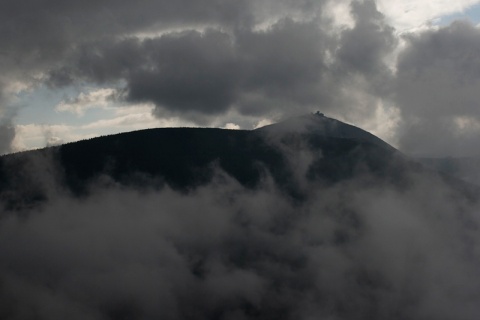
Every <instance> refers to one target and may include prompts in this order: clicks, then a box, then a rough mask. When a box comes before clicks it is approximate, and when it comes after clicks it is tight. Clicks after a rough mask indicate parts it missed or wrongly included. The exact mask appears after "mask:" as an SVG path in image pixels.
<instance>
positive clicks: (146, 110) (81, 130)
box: [0, 0, 480, 157]
mask: <svg viewBox="0 0 480 320" xmlns="http://www.w3.org/2000/svg"><path fill="white" fill-rule="evenodd" d="M0 12H1V14H0V16H1V17H0V18H1V19H0V20H1V21H2V22H1V24H0V25H1V27H0V30H1V31H0V38H1V41H2V44H3V45H2V49H1V50H0V139H1V140H0V153H8V152H15V151H21V150H28V149H33V148H41V147H44V146H48V145H54V144H59V143H64V142H69V141H75V140H80V139H86V138H91V137H95V136H99V135H106V134H112V133H117V132H123V131H131V130H138V129H143V128H154V127H168V126H201V127H221V128H231V129H253V128H256V127H259V126H261V125H265V124H269V123H272V122H275V121H278V120H281V119H283V118H286V117H289V116H292V115H297V114H303V113H307V112H312V111H316V110H321V111H322V112H324V113H325V114H326V115H327V116H330V117H333V118H337V119H339V120H343V121H346V122H348V123H351V124H355V125H357V126H359V127H361V128H364V129H366V130H368V131H370V132H372V133H374V134H376V135H378V136H379V137H381V138H382V139H384V140H386V141H387V142H389V143H391V144H392V145H394V146H395V147H397V148H399V149H400V150H402V151H403V152H405V153H407V154H411V155H416V156H438V157H440V156H479V152H478V151H477V150H480V148H478V143H479V142H478V141H480V108H479V106H478V101H480V90H478V86H479V85H480V80H479V79H480V78H479V76H480V60H479V57H480V45H479V43H480V41H479V40H480V29H479V28H478V27H477V24H478V23H479V22H480V1H475V0H462V1H456V2H452V1H446V0H436V1H401V2H400V1H393V0H382V1H380V0H379V1H377V2H374V1H373V0H365V1H348V0H342V1H329V0H302V1H293V0H281V1H273V0H261V1H251V0H244V1H233V0H232V1H230V0H226V1H217V0H202V1H190V0H182V1H175V2H173V1H168V0H158V1H154V0H142V1H137V2H135V3H130V2H127V1H120V2H118V1H111V0H102V1H83V2H79V1H63V2H58V1H52V0H42V1H34V0H29V1H27V3H25V2H23V3H22V5H19V4H18V3H17V2H16V1H13V0H6V1H2V3H1V4H0Z"/></svg>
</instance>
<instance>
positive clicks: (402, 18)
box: [377, 0, 479, 32]
mask: <svg viewBox="0 0 480 320" xmlns="http://www.w3.org/2000/svg"><path fill="white" fill-rule="evenodd" d="M478 3H479V1H478V0H461V1H455V2H451V1H448V0H434V1H431V0H428V1H422V0H421V1H418V0H417V1H415V0H405V1H392V0H378V1H377V5H378V8H379V10H380V11H381V12H383V13H384V14H385V15H386V16H387V19H388V21H389V23H390V24H393V25H395V27H396V28H397V30H399V31H400V32H412V31H415V30H418V29H420V30H421V29H428V26H429V24H431V23H433V22H435V20H436V19H439V18H440V17H442V16H446V15H449V14H453V13H458V12H462V11H465V10H468V8H469V7H471V6H473V5H475V4H478Z"/></svg>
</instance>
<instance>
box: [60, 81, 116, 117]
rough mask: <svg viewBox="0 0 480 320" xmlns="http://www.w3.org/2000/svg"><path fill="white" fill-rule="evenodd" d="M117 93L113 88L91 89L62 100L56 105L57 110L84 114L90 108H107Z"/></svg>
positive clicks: (79, 114) (78, 114)
mask: <svg viewBox="0 0 480 320" xmlns="http://www.w3.org/2000/svg"><path fill="white" fill-rule="evenodd" d="M115 93H116V90H115V89H112V88H101V89H96V90H91V91H89V92H87V93H83V92H82V93H80V94H79V95H78V96H77V97H76V98H74V99H67V100H64V101H62V102H60V103H59V104H58V105H57V106H56V107H55V110H56V111H59V112H71V113H73V114H76V115H77V116H83V115H84V114H85V112H86V111H87V110H88V109H92V108H106V107H107V106H108V105H109V104H110V100H111V98H112V96H113V95H114V94H115Z"/></svg>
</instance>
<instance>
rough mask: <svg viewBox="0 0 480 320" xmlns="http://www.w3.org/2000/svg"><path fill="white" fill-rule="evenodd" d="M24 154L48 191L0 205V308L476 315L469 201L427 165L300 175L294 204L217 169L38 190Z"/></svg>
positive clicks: (68, 312)
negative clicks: (366, 174)
mask: <svg viewBox="0 0 480 320" xmlns="http://www.w3.org/2000/svg"><path fill="white" fill-rule="evenodd" d="M304 147H305V146H304ZM287 151H288V150H287ZM304 151H308V150H304ZM285 155H286V156H289V155H290V156H292V155H293V156H294V157H293V158H292V159H291V160H292V161H291V163H292V164H293V165H294V166H296V165H297V164H298V161H296V160H299V159H298V158H295V156H296V155H295V154H293V153H290V152H286V153H285ZM33 160H34V162H35V163H36V164H37V166H36V167H35V169H34V170H32V171H29V172H30V173H29V174H33V177H35V178H36V180H37V181H43V185H50V189H49V192H48V199H49V200H47V201H46V202H44V203H43V204H42V205H41V206H38V207H33V208H30V209H28V210H27V211H26V212H23V214H22V215H18V214H16V213H14V212H12V211H7V212H5V211H3V212H2V223H1V224H0V240H1V241H0V280H1V283H2V285H1V287H0V296H1V297H2V301H7V302H8V303H4V304H2V307H0V317H1V318H7V319H9V318H19V317H23V318H31V317H33V316H36V317H39V318H41V319H47V318H54V317H55V318H64V317H69V316H71V317H74V318H75V317H76V318H79V319H111V318H121V317H130V318H133V319H143V318H157V317H162V318H164V319H179V318H187V319H188V318H195V319H211V318H212V317H218V318H221V319H230V318H232V319H236V318H240V319H271V318H284V319H299V318H308V317H323V318H332V319H351V318H369V319H386V318H388V319H405V318H411V319H424V318H435V319H438V318H445V319H451V318H455V319H476V318H477V317H478V314H479V313H480V309H479V307H478V304H477V301H478V290H479V289H480V282H479V281H478V270H479V269H478V267H479V263H480V261H479V259H478V258H479V257H478V254H477V253H478V248H479V245H480V238H479V236H478V232H477V228H478V225H479V222H480V221H479V220H478V217H477V214H476V212H477V211H478V203H475V202H469V201H467V200H466V199H465V198H464V197H463V196H462V195H461V194H460V193H459V192H458V190H454V189H452V188H451V186H449V185H447V184H446V183H445V182H443V181H442V180H441V179H439V178H438V177H436V176H435V175H417V174H411V175H408V176H406V177H405V182H406V183H407V185H408V188H406V189H404V188H402V187H400V188H399V187H398V186H397V185H395V184H389V183H384V184H371V183H365V182H364V181H363V180H362V179H353V180H347V181H343V182H342V183H339V184H336V185H333V186H330V187H325V186H323V187H321V186H319V185H318V184H317V182H315V181H312V180H308V179H306V176H305V173H306V171H308V170H306V171H302V172H300V171H299V172H298V175H297V176H296V178H297V179H301V180H303V183H304V185H305V186H306V188H304V189H303V190H304V192H306V197H305V198H304V200H303V201H300V202H298V201H297V202H295V201H291V198H290V197H289V196H288V195H287V194H285V193H284V192H283V191H281V190H279V189H277V187H276V186H275V184H273V182H272V180H271V179H268V178H266V180H265V182H264V184H263V185H261V186H259V187H258V188H257V189H255V190H250V189H246V188H244V187H242V186H241V185H239V184H238V182H236V181H235V180H233V179H232V178H230V177H228V176H226V175H225V174H224V173H222V172H221V171H220V172H218V173H217V176H216V178H215V179H214V180H213V181H212V182H211V183H210V184H207V185H204V186H202V187H199V188H197V189H194V190H191V191H190V192H188V193H180V192H177V191H173V190H171V189H169V188H168V187H165V188H163V189H160V190H158V189H154V188H151V189H150V188H144V189H143V190H142V191H139V190H134V189H130V188H128V187H121V186H118V185H117V186H115V184H102V183H100V182H99V184H97V185H93V186H92V190H91V191H92V192H91V193H90V195H89V196H86V197H83V198H81V199H78V198H75V197H72V196H70V195H68V193H66V192H65V189H64V188H62V187H61V185H60V188H58V187H57V188H55V187H51V181H61V179H51V178H49V177H48V172H52V171H51V170H42V168H45V167H46V168H48V167H49V165H48V157H47V158H45V159H44V160H47V161H43V162H42V161H39V160H41V159H37V160H35V159H33ZM305 163H306V164H307V166H308V161H306V162H305ZM31 168H32V167H31ZM40 173H46V174H43V175H42V174H40ZM370 181H371V180H370Z"/></svg>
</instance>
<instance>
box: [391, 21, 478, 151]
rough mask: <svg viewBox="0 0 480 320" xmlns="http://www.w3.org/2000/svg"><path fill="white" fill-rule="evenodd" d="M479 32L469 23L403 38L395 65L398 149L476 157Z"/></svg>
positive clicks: (457, 23) (454, 24)
mask: <svg viewBox="0 0 480 320" xmlns="http://www.w3.org/2000/svg"><path fill="white" fill-rule="evenodd" d="M479 40H480V31H479V30H478V29H477V28H475V27H474V26H472V25H471V24H470V23H468V22H455V23H453V24H451V25H450V26H448V27H444V28H441V29H439V30H432V31H428V32H424V33H422V34H420V35H411V36H409V37H407V43H408V45H407V48H406V49H405V50H404V51H403V52H402V53H401V54H400V56H399V60H398V65H397V78H396V89H395V102H396V103H397V104H398V107H399V108H400V110H401V114H402V118H403V125H402V126H401V129H402V131H401V132H400V147H401V148H403V150H405V151H407V152H412V153H417V154H422V153H423V154H434V155H442V154H450V155H466V154H469V153H470V154H472V153H475V150H476V149H477V146H478V144H477V141H478V137H479V133H480V132H479V130H478V126H477V125H476V124H477V123H478V122H479V120H480V118H479V116H480V114H479V112H478V110H479V109H478V106H479V105H478V101H479V98H480V97H479V94H478V90H477V88H478V85H479V80H478V79H479V75H480V60H479V58H478V53H479V52H480V46H479V45H478V43H479Z"/></svg>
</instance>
